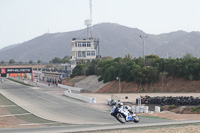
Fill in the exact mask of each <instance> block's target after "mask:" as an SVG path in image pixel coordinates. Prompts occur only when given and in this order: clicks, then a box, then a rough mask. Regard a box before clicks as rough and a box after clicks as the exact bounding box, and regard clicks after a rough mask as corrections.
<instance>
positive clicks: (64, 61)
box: [61, 56, 70, 63]
mask: <svg viewBox="0 0 200 133" xmlns="http://www.w3.org/2000/svg"><path fill="white" fill-rule="evenodd" d="M61 62H62V63H70V57H69V56H65V57H64V58H63V59H62V60H61Z"/></svg>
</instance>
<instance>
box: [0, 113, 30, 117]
mask: <svg viewBox="0 0 200 133" xmlns="http://www.w3.org/2000/svg"><path fill="white" fill-rule="evenodd" d="M30 114H31V113H23V114H9V115H0V117H11V116H20V115H30Z"/></svg>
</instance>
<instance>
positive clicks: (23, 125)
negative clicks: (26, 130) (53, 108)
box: [19, 122, 59, 126]
mask: <svg viewBox="0 0 200 133" xmlns="http://www.w3.org/2000/svg"><path fill="white" fill-rule="evenodd" d="M51 124H59V122H51V123H27V124H19V125H21V126H29V125H51Z"/></svg>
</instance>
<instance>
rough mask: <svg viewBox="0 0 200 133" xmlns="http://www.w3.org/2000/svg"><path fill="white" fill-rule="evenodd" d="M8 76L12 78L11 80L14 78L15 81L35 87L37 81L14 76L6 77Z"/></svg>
mask: <svg viewBox="0 0 200 133" xmlns="http://www.w3.org/2000/svg"><path fill="white" fill-rule="evenodd" d="M8 78H9V79H12V80H15V81H18V82H21V83H24V84H27V85H32V86H35V87H37V83H36V82H31V81H29V80H22V79H19V78H14V77H8Z"/></svg>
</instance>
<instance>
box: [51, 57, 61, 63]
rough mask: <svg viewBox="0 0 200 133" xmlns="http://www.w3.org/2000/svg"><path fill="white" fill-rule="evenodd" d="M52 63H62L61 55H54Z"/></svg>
mask: <svg viewBox="0 0 200 133" xmlns="http://www.w3.org/2000/svg"><path fill="white" fill-rule="evenodd" d="M52 63H55V64H56V63H61V59H60V58H59V57H54V58H53V59H52Z"/></svg>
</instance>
